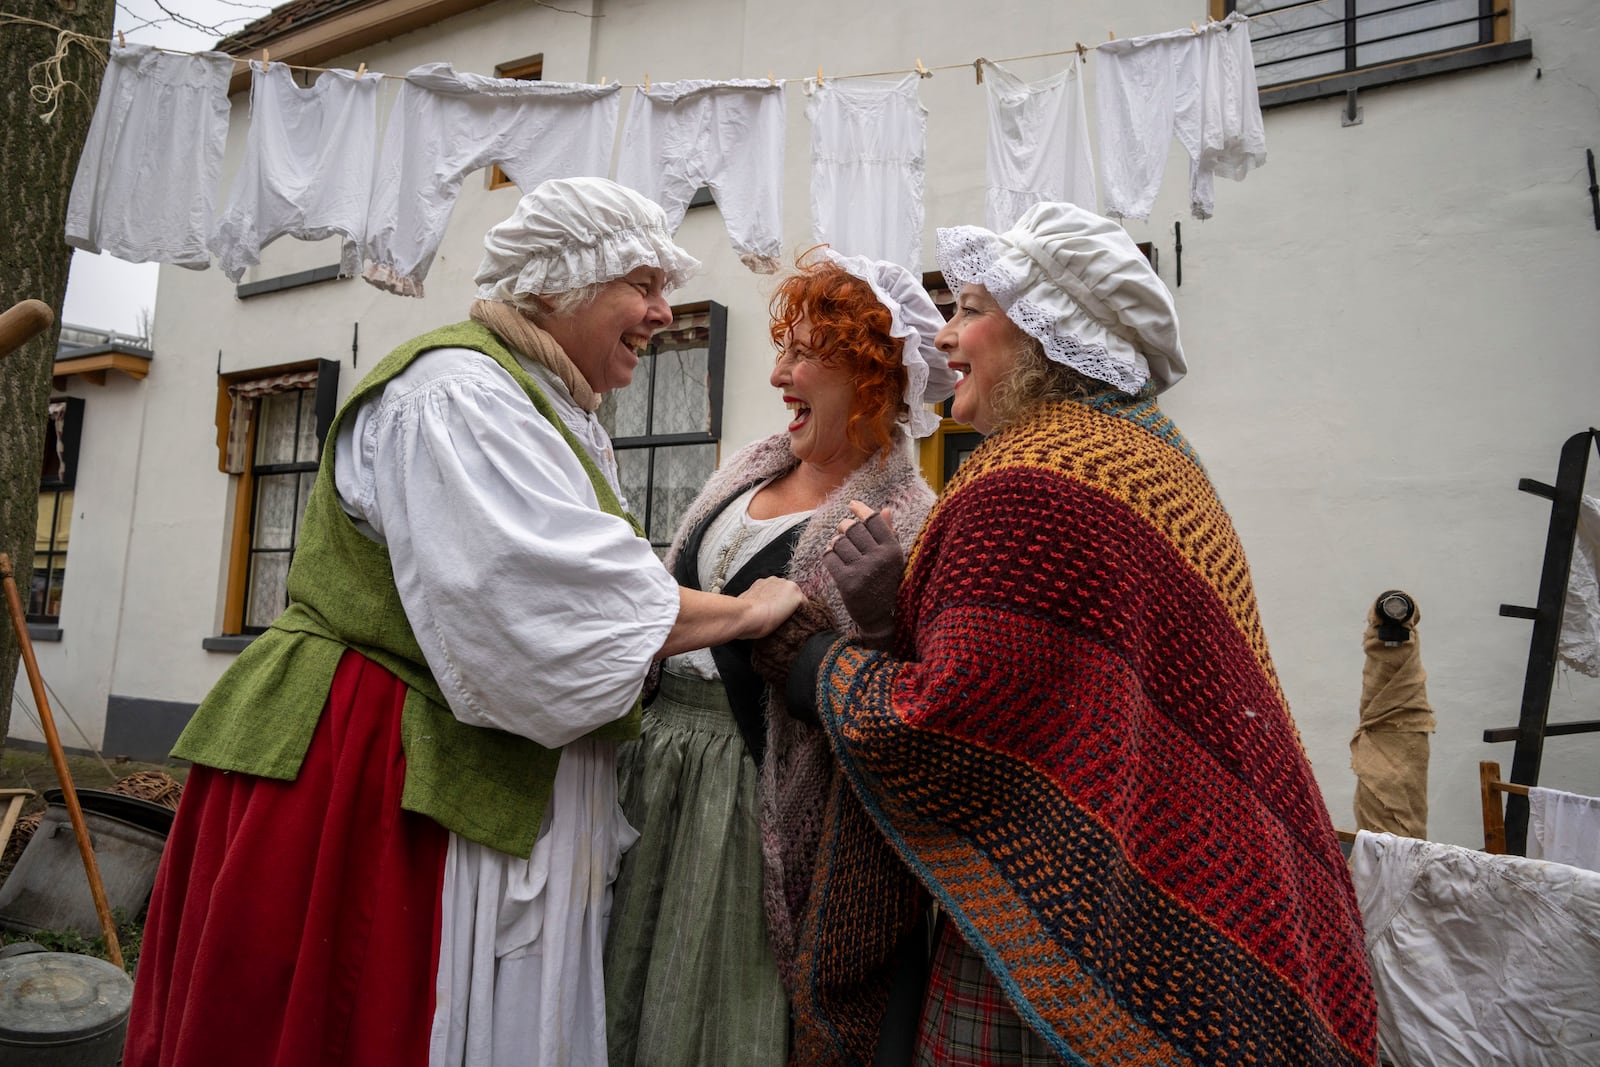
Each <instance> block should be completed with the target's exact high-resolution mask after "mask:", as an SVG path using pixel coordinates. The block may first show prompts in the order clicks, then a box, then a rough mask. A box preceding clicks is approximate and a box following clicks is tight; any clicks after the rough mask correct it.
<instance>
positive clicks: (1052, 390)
mask: <svg viewBox="0 0 1600 1067" xmlns="http://www.w3.org/2000/svg"><path fill="white" fill-rule="evenodd" d="M1016 355H1017V358H1016V362H1015V363H1013V364H1012V365H1011V370H1010V371H1008V372H1007V373H1006V376H1005V377H1004V378H1002V379H1001V380H1000V381H999V382H998V383H997V384H996V385H995V387H994V390H993V392H991V393H990V394H989V408H990V410H991V411H992V412H993V414H994V428H995V429H996V430H998V429H1000V428H1001V427H1002V426H1007V425H1009V424H1011V423H1013V422H1015V421H1016V420H1017V419H1018V418H1020V417H1021V416H1022V415H1023V414H1024V413H1026V412H1027V411H1028V410H1029V409H1030V408H1032V407H1034V406H1036V405H1038V404H1049V403H1054V402H1056V401H1060V400H1087V399H1088V398H1089V397H1091V396H1094V395H1095V394H1097V393H1103V392H1105V391H1106V390H1107V389H1110V388H1112V387H1111V386H1109V385H1107V384H1106V383H1105V382H1102V381H1098V380H1096V379H1094V378H1091V377H1089V376H1088V375H1086V374H1083V373H1080V372H1079V371H1076V370H1073V369H1072V368H1071V367H1069V366H1067V365H1066V364H1064V363H1057V362H1055V361H1054V360H1052V359H1050V358H1049V357H1048V356H1046V355H1045V354H1044V346H1043V345H1042V344H1040V343H1039V341H1038V339H1037V338H1034V337H1032V336H1030V335H1028V334H1026V333H1023V332H1022V330H1021V329H1020V328H1019V329H1018V330H1017V340H1016Z"/></svg>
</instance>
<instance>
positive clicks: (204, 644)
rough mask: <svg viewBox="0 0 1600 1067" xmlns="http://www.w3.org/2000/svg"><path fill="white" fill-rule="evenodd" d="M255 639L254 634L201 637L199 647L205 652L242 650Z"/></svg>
mask: <svg viewBox="0 0 1600 1067" xmlns="http://www.w3.org/2000/svg"><path fill="white" fill-rule="evenodd" d="M255 639H256V635H255V634H224V635H221V636H218V637H205V638H201V640H200V647H201V648H203V649H205V650H206V651H207V652H243V651H244V650H245V649H247V648H249V647H250V642H251V641H254V640H255Z"/></svg>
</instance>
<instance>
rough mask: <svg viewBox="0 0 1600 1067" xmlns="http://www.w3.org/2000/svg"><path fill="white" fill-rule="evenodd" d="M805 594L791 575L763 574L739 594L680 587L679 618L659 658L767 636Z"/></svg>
mask: <svg viewBox="0 0 1600 1067" xmlns="http://www.w3.org/2000/svg"><path fill="white" fill-rule="evenodd" d="M804 599H805V594H804V593H802V592H800V587H799V586H798V585H795V584H794V583H793V582H791V581H790V580H789V579H787V578H770V577H769V578H761V579H758V580H757V581H756V582H755V584H753V585H752V586H750V588H749V589H746V590H745V591H744V592H742V593H740V594H739V595H738V596H736V597H733V596H724V595H723V594H721V593H702V592H701V591H700V590H698V589H685V588H683V587H682V586H679V587H678V620H677V621H676V622H674V623H673V624H672V630H671V632H670V633H668V634H667V639H666V641H665V642H664V643H663V644H662V645H661V647H660V648H659V649H657V650H656V659H666V658H667V657H668V656H676V655H677V654H678V653H680V652H689V651H692V650H694V649H697V648H710V647H711V646H712V645H724V644H727V643H728V642H729V641H734V640H737V639H739V638H750V639H754V638H757V637H765V636H767V635H768V634H770V633H771V632H772V631H774V630H776V629H777V628H778V627H779V626H780V625H782V624H783V620H784V619H787V618H788V617H789V615H790V614H791V613H792V612H793V611H794V609H795V608H797V607H799V606H800V602H801V601H802V600H804Z"/></svg>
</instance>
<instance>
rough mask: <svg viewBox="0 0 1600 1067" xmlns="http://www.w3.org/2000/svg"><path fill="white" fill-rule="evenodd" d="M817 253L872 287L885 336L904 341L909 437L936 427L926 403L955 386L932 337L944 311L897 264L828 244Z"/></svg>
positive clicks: (941, 325)
mask: <svg viewBox="0 0 1600 1067" xmlns="http://www.w3.org/2000/svg"><path fill="white" fill-rule="evenodd" d="M822 252H823V254H824V255H825V256H827V258H828V259H829V261H831V262H833V263H835V264H837V265H838V266H839V267H841V268H842V269H843V270H845V271H846V272H847V273H849V274H850V275H852V276H853V277H856V278H860V279H861V280H862V281H864V282H866V283H867V285H868V286H870V287H871V289H872V295H873V296H875V297H877V298H878V303H880V304H882V305H883V306H884V307H886V308H888V309H889V317H890V320H891V322H890V326H889V336H890V337H894V338H898V339H900V340H902V341H903V342H904V343H903V345H902V347H901V353H900V362H901V363H902V364H904V366H905V368H906V390H905V394H904V396H903V399H904V401H905V405H906V410H907V411H908V412H909V413H910V420H909V421H910V430H911V436H913V437H926V436H928V435H929V434H931V433H932V432H933V431H935V430H937V429H938V428H939V416H938V415H936V414H935V413H933V412H932V411H929V410H928V405H929V404H937V403H940V402H941V401H943V400H945V399H947V398H948V397H949V396H950V394H951V393H953V392H955V388H956V372H955V371H953V370H951V369H950V360H949V359H948V357H946V356H945V354H944V353H943V352H941V351H939V349H938V348H937V347H935V346H934V343H933V339H934V337H935V336H937V335H938V333H939V331H940V330H941V329H943V328H944V316H942V315H940V314H939V308H938V306H937V305H935V304H934V302H933V298H932V297H931V296H929V295H928V291H927V290H926V289H924V288H923V287H922V283H921V282H920V281H919V280H918V279H917V278H916V277H914V276H913V275H912V273H911V272H910V271H908V270H906V269H905V268H904V267H902V266H901V265H900V264H898V263H890V262H889V261H888V260H883V259H868V258H867V257H866V256H841V255H840V254H839V253H837V252H835V251H834V250H833V249H831V248H823V249H822Z"/></svg>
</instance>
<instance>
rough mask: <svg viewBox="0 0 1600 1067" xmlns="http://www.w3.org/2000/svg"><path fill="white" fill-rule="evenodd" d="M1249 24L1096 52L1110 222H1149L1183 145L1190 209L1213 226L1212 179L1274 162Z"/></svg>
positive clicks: (1230, 20)
mask: <svg viewBox="0 0 1600 1067" xmlns="http://www.w3.org/2000/svg"><path fill="white" fill-rule="evenodd" d="M1248 21H1249V20H1248V19H1246V18H1245V17H1244V16H1242V15H1239V14H1238V13H1235V14H1233V15H1229V16H1228V17H1227V18H1226V19H1224V20H1223V21H1221V22H1215V23H1212V24H1210V25H1209V26H1207V27H1206V28H1204V29H1202V30H1201V31H1200V32H1199V33H1195V32H1194V31H1192V30H1174V31H1172V32H1170V33H1160V34H1154V35H1151V36H1149V37H1132V38H1129V39H1127V40H1119V41H1108V42H1106V43H1105V44H1102V45H1100V46H1098V47H1097V48H1096V56H1097V60H1096V61H1097V63H1098V66H1097V68H1096V70H1095V93H1096V104H1097V107H1096V110H1097V111H1098V113H1099V124H1100V178H1101V186H1100V189H1101V193H1102V195H1103V196H1104V197H1105V211H1104V213H1105V214H1106V215H1108V216H1110V217H1112V218H1132V219H1147V218H1149V217H1150V210H1151V208H1152V207H1153V206H1154V205H1155V199H1156V193H1157V191H1158V190H1159V189H1160V188H1161V177H1162V174H1163V172H1164V171H1165V170H1166V165H1167V152H1168V149H1169V147H1170V145H1171V143H1172V138H1173V137H1177V139H1178V143H1179V144H1181V145H1182V146H1183V148H1184V151H1186V152H1187V153H1188V154H1189V207H1190V211H1191V212H1192V213H1193V214H1194V216H1195V217H1196V218H1200V219H1208V218H1210V217H1211V213H1212V209H1213V194H1212V184H1213V182H1212V179H1213V176H1214V175H1217V174H1220V175H1222V176H1223V177H1225V178H1232V179H1234V180H1235V181H1239V180H1242V179H1243V178H1244V176H1245V174H1246V173H1247V172H1248V171H1249V170H1250V169H1251V168H1253V167H1259V166H1262V165H1264V164H1265V163H1266V161H1267V142H1266V134H1265V127H1264V126H1263V125H1262V122H1261V102H1260V96H1259V93H1258V92H1257V90H1256V76H1255V67H1254V65H1253V63H1254V60H1253V58H1252V56H1251V54H1250V34H1249V30H1248V29H1247V26H1248Z"/></svg>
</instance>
